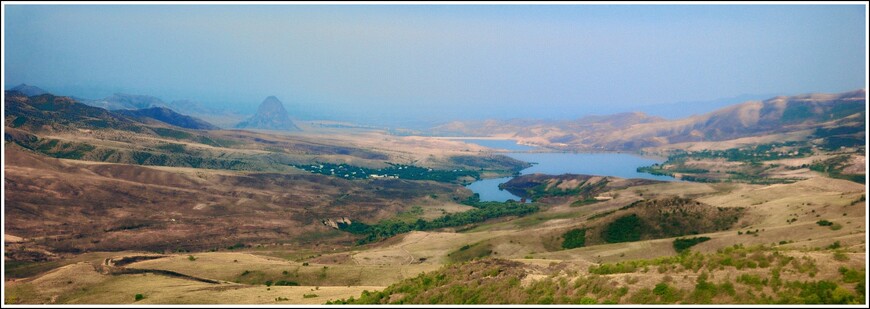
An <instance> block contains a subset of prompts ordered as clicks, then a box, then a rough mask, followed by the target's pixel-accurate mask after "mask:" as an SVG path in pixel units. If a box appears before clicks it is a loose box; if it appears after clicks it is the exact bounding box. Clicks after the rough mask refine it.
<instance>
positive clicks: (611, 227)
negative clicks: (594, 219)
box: [601, 214, 646, 243]
mask: <svg viewBox="0 0 870 309" xmlns="http://www.w3.org/2000/svg"><path fill="white" fill-rule="evenodd" d="M645 228H646V226H645V224H644V223H643V221H641V219H640V218H639V217H638V216H637V214H631V215H627V216H623V217H619V218H618V219H616V220H615V221H613V222H612V223H610V224H608V225H607V227H605V228H604V232H603V233H602V235H601V237H602V238H603V239H604V241H606V242H609V243H617V242H630V241H638V240H640V237H641V234H642V233H643V230H644V229H645Z"/></svg>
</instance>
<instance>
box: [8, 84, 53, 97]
mask: <svg viewBox="0 0 870 309" xmlns="http://www.w3.org/2000/svg"><path fill="white" fill-rule="evenodd" d="M10 90H11V91H18V92H20V93H22V94H24V95H26V96H28V97H32V96H38V95H43V94H46V93H48V91H45V90H42V88H39V87H36V86H31V85H27V84H21V85H18V86H15V87H14V88H12V89H10Z"/></svg>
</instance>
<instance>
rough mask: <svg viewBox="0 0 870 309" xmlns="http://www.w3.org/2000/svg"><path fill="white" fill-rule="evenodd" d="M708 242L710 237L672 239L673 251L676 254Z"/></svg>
mask: <svg viewBox="0 0 870 309" xmlns="http://www.w3.org/2000/svg"><path fill="white" fill-rule="evenodd" d="M708 240H710V237H692V238H677V239H674V250H676V251H677V252H678V253H679V252H683V251H685V250H688V249H689V248H691V247H692V246H694V245H697V244H700V243H702V242H705V241H708Z"/></svg>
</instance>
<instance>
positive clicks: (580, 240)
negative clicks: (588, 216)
mask: <svg viewBox="0 0 870 309" xmlns="http://www.w3.org/2000/svg"><path fill="white" fill-rule="evenodd" d="M562 239H563V240H562V248H564V249H573V248H580V247H583V246H584V245H586V229H573V230H570V231H567V232H565V234H562Z"/></svg>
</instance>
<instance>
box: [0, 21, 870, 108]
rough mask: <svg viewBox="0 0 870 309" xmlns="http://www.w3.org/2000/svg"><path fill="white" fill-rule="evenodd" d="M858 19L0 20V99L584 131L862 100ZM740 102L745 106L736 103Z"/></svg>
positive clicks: (863, 69)
mask: <svg viewBox="0 0 870 309" xmlns="http://www.w3.org/2000/svg"><path fill="white" fill-rule="evenodd" d="M865 20H866V17H865V7H864V6H863V5H791V6H786V5H748V6H733V5H693V6H671V5H642V6H641V5H614V6H605V5H577V6H572V5H550V6H526V5H504V6H492V5H477V6H472V5H455V6H441V5H439V6H436V5H417V6H380V5H371V6H359V5H341V6H325V5H306V6H299V5H269V6H244V5H240V6H236V5H216V6H193V5H190V6H189V5H163V6H156V5H114V6H96V5H75V6H71V5H7V6H6V15H5V16H4V21H3V23H4V24H3V26H4V31H5V47H6V50H5V57H6V58H5V61H4V65H3V67H4V76H5V85H4V89H9V88H11V87H14V86H16V85H18V84H20V83H26V84H29V85H36V86H39V87H41V88H43V89H45V90H47V91H49V92H52V93H56V94H61V95H70V96H77V97H83V98H100V97H105V96H109V95H111V94H113V93H115V92H123V93H132V94H147V95H153V96H157V97H160V98H162V99H164V100H165V101H170V100H175V99H192V100H196V101H200V102H204V103H207V104H211V105H213V106H220V107H231V108H234V109H237V110H241V111H245V112H248V113H250V114H253V113H254V111H255V110H256V108H257V106H258V105H259V103H260V102H262V101H263V99H264V98H266V97H267V96H270V95H275V96H277V97H278V98H279V99H280V100H281V101H283V102H284V104H285V106H286V107H287V110H288V111H289V112H290V114H291V117H293V116H294V115H295V116H297V117H298V116H299V115H304V117H311V118H332V119H338V120H352V121H361V122H367V123H377V122H379V121H382V122H384V123H414V122H417V123H421V122H433V121H445V120H451V119H475V118H476V119H483V118H550V119H565V118H577V117H580V116H583V115H587V114H605V113H613V112H619V111H628V110H641V109H649V105H655V104H666V103H675V102H713V101H716V100H721V99H723V98H738V97H747V96H749V97H752V96H753V95H760V94H783V95H794V94H801V93H810V92H831V93H833V92H843V91H848V90H854V89H859V88H863V87H864V86H865V84H866V76H867V71H866V63H865V55H866V53H867V50H866V47H865V46H866V42H865V32H866V29H867V25H866V22H865ZM734 103H737V102H734Z"/></svg>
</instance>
